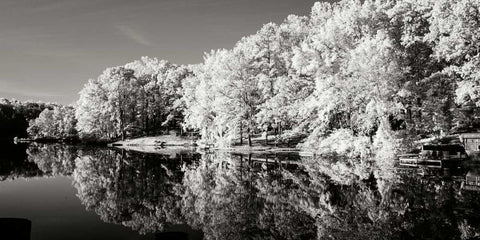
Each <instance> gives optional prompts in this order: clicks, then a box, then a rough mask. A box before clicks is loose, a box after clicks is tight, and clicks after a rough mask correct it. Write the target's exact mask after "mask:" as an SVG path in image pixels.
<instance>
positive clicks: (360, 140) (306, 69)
mask: <svg viewBox="0 0 480 240" xmlns="http://www.w3.org/2000/svg"><path fill="white" fill-rule="evenodd" d="M479 7H480V3H479V2H478V1H474V0H455V1H450V0H441V1H433V0H429V1H413V0H398V1H363V3H362V2H361V1H341V2H338V3H321V2H318V3H316V4H315V5H314V6H313V8H312V11H311V14H310V15H309V16H303V17H301V16H295V15H290V16H288V17H287V18H286V19H285V21H283V22H282V23H280V24H275V23H269V24H266V25H264V26H263V27H262V28H261V29H260V30H259V31H258V32H257V33H256V34H253V35H251V36H248V37H244V38H243V39H241V40H240V41H239V42H238V43H237V44H235V46H234V48H233V49H229V50H227V49H220V50H214V51H211V52H210V53H207V54H206V55H205V57H204V62H203V63H201V64H198V65H193V66H179V65H175V64H171V63H168V62H166V61H163V60H157V59H150V58H146V57H145V58H142V59H141V60H140V61H135V62H133V63H129V64H126V65H125V66H120V67H114V68H109V69H107V70H105V71H104V73H103V74H102V75H100V76H99V77H98V78H97V79H94V80H90V81H89V82H88V83H87V84H86V85H85V87H84V89H83V90H82V91H81V92H80V99H79V100H78V102H77V105H76V112H75V116H76V119H77V121H78V123H77V126H76V129H77V130H78V133H79V135H80V136H81V137H88V138H96V139H115V138H121V137H126V136H133V135H135V134H136V135H140V134H155V133H157V132H158V131H161V130H166V129H168V128H180V127H181V128H184V129H191V130H199V131H200V134H201V137H202V139H203V140H204V141H207V142H214V143H224V144H231V143H233V142H242V141H243V140H244V139H245V140H246V141H247V142H249V143H251V139H252V137H253V136H254V135H256V134H259V133H263V134H264V136H265V137H268V134H277V135H278V136H279V137H278V138H277V139H279V140H281V139H282V138H286V139H288V138H294V137H300V138H304V139H305V141H304V143H303V145H302V146H303V147H305V148H309V149H313V150H315V151H320V152H343V153H345V154H347V155H349V156H352V157H358V158H363V157H364V156H372V154H374V155H375V156H376V157H377V158H378V157H380V158H382V156H380V155H382V154H384V153H386V152H391V153H394V152H395V149H398V147H399V144H400V141H399V140H402V139H405V138H407V137H410V136H414V137H424V136H429V135H434V134H435V135H442V134H448V133H452V132H457V131H466V130H471V129H473V128H476V127H478V126H479V122H478V120H477V118H478V116H479V112H478V106H480V94H479V92H480V91H479V90H480V87H479V86H480V84H479V82H480V75H479V72H480V71H479V69H480V31H478V29H479V27H480V20H479V19H480V10H479ZM383 157H387V156H383Z"/></svg>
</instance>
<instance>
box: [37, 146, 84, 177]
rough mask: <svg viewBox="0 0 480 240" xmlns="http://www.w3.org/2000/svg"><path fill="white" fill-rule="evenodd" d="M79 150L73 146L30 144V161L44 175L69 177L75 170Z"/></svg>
mask: <svg viewBox="0 0 480 240" xmlns="http://www.w3.org/2000/svg"><path fill="white" fill-rule="evenodd" d="M78 151H79V149H78V148H77V147H76V146H72V145H60V144H35V143H34V144H30V145H29V146H28V148H27V154H28V160H29V161H30V162H34V163H35V164H37V166H38V168H39V169H40V170H41V171H42V172H43V174H44V175H53V176H56V175H61V176H69V175H71V174H72V173H73V170H74V169H75V159H76V158H77V155H78Z"/></svg>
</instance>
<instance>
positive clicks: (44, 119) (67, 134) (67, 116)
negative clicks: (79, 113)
mask: <svg viewBox="0 0 480 240" xmlns="http://www.w3.org/2000/svg"><path fill="white" fill-rule="evenodd" d="M76 122H77V121H76V118H75V108H73V107H72V106H54V107H53V109H49V108H46V109H44V110H43V111H42V112H41V113H40V115H39V116H38V118H36V119H34V120H31V121H30V123H29V127H28V129H27V132H28V134H29V135H30V136H31V137H33V138H34V139H48V138H51V139H74V138H76V137H77V130H76V128H75V127H76Z"/></svg>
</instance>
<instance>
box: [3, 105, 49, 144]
mask: <svg viewBox="0 0 480 240" xmlns="http://www.w3.org/2000/svg"><path fill="white" fill-rule="evenodd" d="M54 106H55V104H51V103H40V102H21V101H17V100H14V99H12V100H8V99H5V98H0V140H8V141H11V140H12V138H14V137H26V136H27V128H28V125H29V121H30V120H33V119H35V118H37V117H38V116H39V115H40V113H41V112H42V111H43V110H44V109H46V108H50V109H51V108H53V107H54Z"/></svg>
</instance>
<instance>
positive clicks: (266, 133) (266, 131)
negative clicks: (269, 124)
mask: <svg viewBox="0 0 480 240" xmlns="http://www.w3.org/2000/svg"><path fill="white" fill-rule="evenodd" d="M265 145H268V128H267V130H265Z"/></svg>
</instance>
